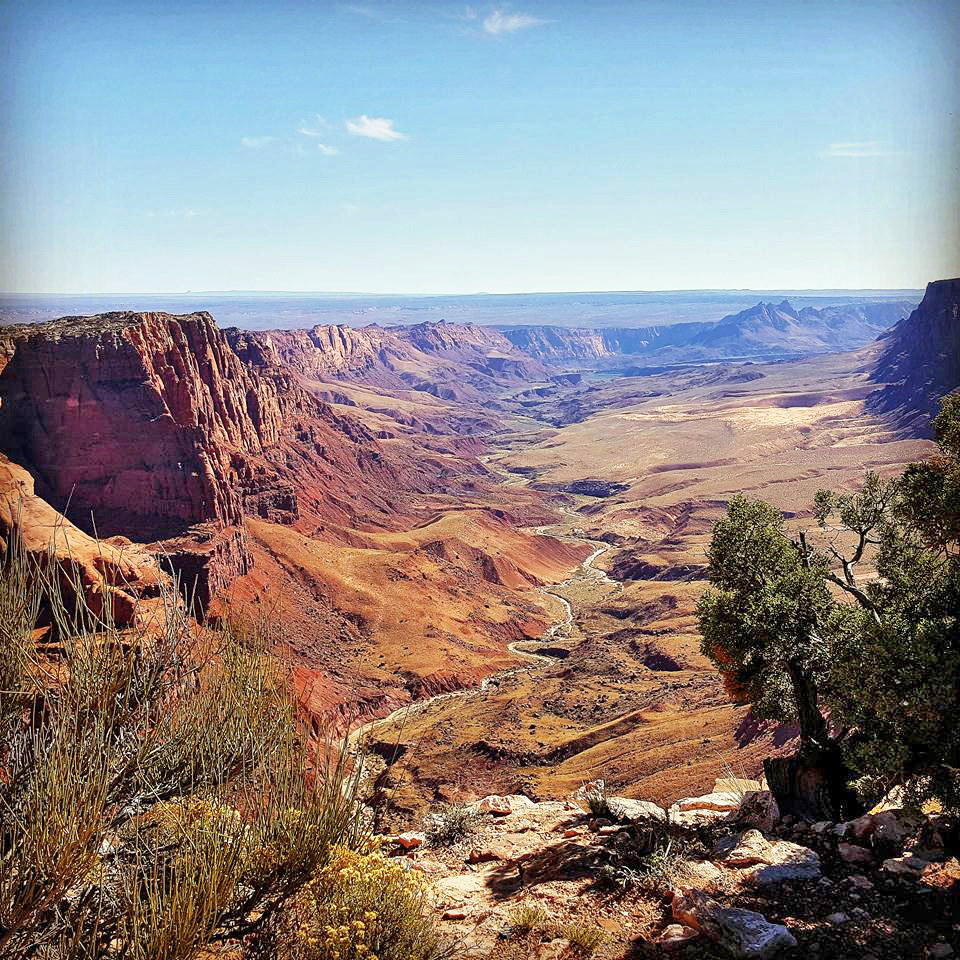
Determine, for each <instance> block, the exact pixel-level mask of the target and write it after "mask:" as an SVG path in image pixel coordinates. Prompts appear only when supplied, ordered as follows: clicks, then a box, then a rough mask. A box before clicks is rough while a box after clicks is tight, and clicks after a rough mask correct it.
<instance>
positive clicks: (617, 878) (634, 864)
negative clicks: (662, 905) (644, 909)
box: [598, 816, 705, 896]
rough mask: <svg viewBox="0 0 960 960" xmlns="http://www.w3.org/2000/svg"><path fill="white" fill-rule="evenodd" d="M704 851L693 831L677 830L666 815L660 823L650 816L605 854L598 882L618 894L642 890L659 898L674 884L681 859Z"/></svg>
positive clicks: (697, 834) (685, 828)
mask: <svg viewBox="0 0 960 960" xmlns="http://www.w3.org/2000/svg"><path fill="white" fill-rule="evenodd" d="M704 849H705V844H704V841H703V839H702V838H701V837H700V836H699V833H698V831H697V830H696V829H695V828H688V827H681V826H680V825H678V824H677V823H675V822H674V821H673V820H671V819H670V817H669V816H668V817H667V818H666V819H663V820H661V819H659V818H653V817H651V818H650V819H649V821H648V822H646V823H645V824H644V825H643V826H642V827H636V828H634V834H633V835H632V837H631V839H630V840H629V842H626V843H620V844H618V845H617V846H616V847H614V848H613V849H611V850H608V851H607V860H606V862H605V863H603V864H602V865H601V867H600V873H599V878H598V879H599V880H600V882H601V883H602V884H603V885H604V886H607V887H610V888H612V889H614V890H617V891H619V892H620V893H627V892H633V891H642V892H646V893H650V894H653V895H655V896H659V895H660V894H661V893H662V892H663V890H664V889H666V888H669V887H670V886H672V885H673V884H674V881H675V880H676V878H677V875H678V873H679V871H680V869H681V868H682V866H683V863H684V862H685V860H687V859H689V858H690V857H692V856H695V855H696V854H697V853H700V852H703V851H704Z"/></svg>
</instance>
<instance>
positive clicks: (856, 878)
mask: <svg viewBox="0 0 960 960" xmlns="http://www.w3.org/2000/svg"><path fill="white" fill-rule="evenodd" d="M847 883H849V884H850V886H851V887H856V888H857V889H858V890H873V889H874V886H873V884H872V883H871V882H870V881H869V880H868V879H867V878H866V877H865V876H864V875H863V874H862V873H855V874H854V875H853V876H852V877H847Z"/></svg>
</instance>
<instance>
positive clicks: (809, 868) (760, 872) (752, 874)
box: [723, 830, 820, 886]
mask: <svg viewBox="0 0 960 960" xmlns="http://www.w3.org/2000/svg"><path fill="white" fill-rule="evenodd" d="M723 861H724V862H725V863H728V864H730V866H734V867H751V868H752V869H750V870H748V871H746V872H745V873H744V874H743V876H745V877H746V878H747V879H749V880H751V881H752V882H754V883H760V884H762V885H764V886H769V885H772V884H777V883H786V882H787V881H792V880H816V879H817V878H818V877H819V876H820V858H819V857H818V856H817V854H816V852H815V851H813V850H811V849H810V848H809V847H804V846H802V845H801V844H799V843H790V842H789V841H788V840H774V841H770V840H767V839H766V838H765V837H764V836H763V834H762V833H760V831H759V830H747V831H746V832H745V833H743V834H742V835H741V836H740V839H739V841H738V842H737V845H736V846H735V847H734V848H733V849H732V850H731V851H730V852H729V853H728V854H726V856H725V857H724V858H723Z"/></svg>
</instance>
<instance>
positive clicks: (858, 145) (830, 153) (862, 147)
mask: <svg viewBox="0 0 960 960" xmlns="http://www.w3.org/2000/svg"><path fill="white" fill-rule="evenodd" d="M894 152H895V151H893V150H889V149H887V147H885V146H884V145H883V144H882V143H880V141H879V140H845V141H843V142H841V143H831V144H830V146H828V147H827V149H826V150H824V151H823V152H822V153H821V156H822V157H841V158H845V159H849V160H859V159H861V158H863V157H887V156H890V155H891V154H892V153H894Z"/></svg>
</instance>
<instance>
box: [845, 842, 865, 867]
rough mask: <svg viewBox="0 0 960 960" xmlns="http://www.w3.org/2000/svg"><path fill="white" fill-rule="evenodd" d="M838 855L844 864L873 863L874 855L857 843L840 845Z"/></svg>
mask: <svg viewBox="0 0 960 960" xmlns="http://www.w3.org/2000/svg"><path fill="white" fill-rule="evenodd" d="M837 853H839V854H840V859H841V860H843V862H844V863H862V864H869V863H873V854H872V853H871V852H870V851H869V850H866V849H864V848H863V847H858V846H857V845H856V844H855V843H838V844H837Z"/></svg>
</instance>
